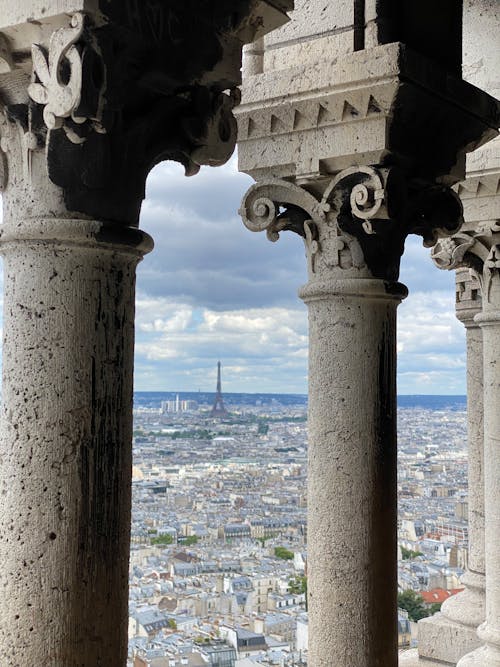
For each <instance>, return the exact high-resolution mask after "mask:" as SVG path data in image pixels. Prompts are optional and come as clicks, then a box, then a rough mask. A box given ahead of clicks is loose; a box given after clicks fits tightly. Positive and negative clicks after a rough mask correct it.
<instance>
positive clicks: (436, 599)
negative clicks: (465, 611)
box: [420, 588, 464, 604]
mask: <svg viewBox="0 0 500 667" xmlns="http://www.w3.org/2000/svg"><path fill="white" fill-rule="evenodd" d="M463 590H464V589H463V588H452V589H451V590H449V591H446V590H445V589H444V588H433V589H432V590H431V591H420V595H421V596H422V598H423V599H424V602H425V604H436V603H442V602H444V601H445V600H447V599H448V598H451V596H452V595H456V594H457V593H460V592H461V591H463Z"/></svg>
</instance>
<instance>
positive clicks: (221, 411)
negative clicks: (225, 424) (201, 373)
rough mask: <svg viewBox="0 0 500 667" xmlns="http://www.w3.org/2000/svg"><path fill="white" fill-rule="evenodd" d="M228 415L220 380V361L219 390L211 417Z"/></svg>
mask: <svg viewBox="0 0 500 667" xmlns="http://www.w3.org/2000/svg"><path fill="white" fill-rule="evenodd" d="M226 415H227V410H226V408H225V407H224V401H223V400H222V388H221V381H220V361H218V362H217V390H216V392H215V399H214V405H213V408H212V411H211V412H210V416H211V417H225V416H226Z"/></svg>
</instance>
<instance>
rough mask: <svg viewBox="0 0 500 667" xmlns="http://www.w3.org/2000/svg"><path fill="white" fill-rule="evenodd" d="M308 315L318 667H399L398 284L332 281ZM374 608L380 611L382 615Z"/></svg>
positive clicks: (313, 292) (312, 298) (318, 289)
mask: <svg viewBox="0 0 500 667" xmlns="http://www.w3.org/2000/svg"><path fill="white" fill-rule="evenodd" d="M300 295H301V297H302V298H303V299H304V301H305V302H306V303H307V305H308V309H309V340H310V345H309V406H310V408H309V420H308V428H309V472H308V475H309V478H308V479H309V487H308V534H309V535H310V536H313V539H310V540H309V545H308V563H309V566H308V573H309V575H308V591H309V628H310V636H311V637H312V638H314V642H312V643H311V646H310V649H309V660H310V662H311V664H312V665H318V666H319V665H321V666H324V667H327V665H333V664H335V665H353V666H354V665H355V666H356V667H361V666H362V665H385V666H387V667H392V666H395V665H397V660H398V659H397V603H396V598H397V564H396V561H395V558H394V557H391V556H390V555H391V554H395V553H396V552H397V460H396V458H397V457H396V454H397V452H396V444H397V442H396V408H397V406H396V358H395V357H396V349H395V348H396V346H395V341H396V307H397V305H398V303H399V302H400V300H401V298H402V297H404V296H405V295H406V288H405V287H404V286H403V285H401V284H399V283H388V282H384V281H382V280H370V279H368V278H365V279H355V278H354V279H353V278H350V279H349V278H347V279H342V278H341V277H339V276H336V275H332V276H331V277H330V279H328V280H324V281H322V282H320V283H317V282H315V281H310V282H309V283H308V285H307V286H306V287H304V288H303V289H302V290H301V293H300ZM374 610H377V611H376V613H374Z"/></svg>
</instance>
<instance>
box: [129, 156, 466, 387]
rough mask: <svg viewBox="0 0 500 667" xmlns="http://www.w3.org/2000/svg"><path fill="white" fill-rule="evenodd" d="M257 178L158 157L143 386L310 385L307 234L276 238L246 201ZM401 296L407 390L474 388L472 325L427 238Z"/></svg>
mask: <svg viewBox="0 0 500 667" xmlns="http://www.w3.org/2000/svg"><path fill="white" fill-rule="evenodd" d="M252 182H253V181H252V179H251V178H250V177H249V176H247V175H245V174H240V173H238V170H237V162H236V158H235V157H234V158H233V159H232V160H231V161H230V162H229V163H228V164H227V165H225V166H223V167H218V168H210V167H204V168H202V170H201V172H200V173H199V174H198V175H197V176H194V177H190V178H187V177H185V176H184V170H183V168H182V167H181V166H180V165H177V164H175V163H172V162H168V163H163V164H161V165H158V166H157V167H156V168H155V169H154V170H153V171H152V172H151V174H150V176H149V178H148V182H147V189H146V200H145V202H144V204H143V208H142V213H141V222H140V226H141V228H142V229H144V230H145V231H147V232H148V233H149V234H151V236H152V237H153V238H154V241H155V249H154V250H153V252H152V253H151V254H149V255H147V256H146V257H145V258H144V260H143V261H142V262H141V264H140V265H139V268H138V276H137V300H136V350H135V389H136V390H137V391H198V390H201V391H214V390H215V382H216V365H217V361H218V360H220V361H221V362H222V365H223V369H222V373H223V375H222V386H223V391H227V392H230V391H231V392H269V393H274V392H275V393H301V394H303V393H306V392H307V346H308V337H307V311H306V307H305V305H304V304H303V303H302V302H301V301H300V299H299V298H298V297H297V291H298V288H299V287H300V286H301V285H302V284H304V283H305V282H306V261H305V257H304V246H303V242H302V240H301V239H300V238H299V237H298V236H296V235H295V234H291V233H288V234H287V233H284V234H282V235H281V238H280V240H279V241H278V242H277V243H270V242H269V241H268V240H267V238H266V235H265V234H255V233H252V232H250V231H248V230H247V229H246V228H245V227H244V226H243V223H242V222H241V219H240V218H239V216H238V208H239V205H240V201H241V198H242V196H243V194H244V193H245V191H246V189H247V188H248V187H249V186H250V185H251V184H252ZM400 280H401V282H403V283H405V284H406V285H407V286H408V287H409V289H410V296H409V297H408V298H407V299H406V300H405V301H404V302H403V304H402V305H401V306H399V315H398V393H399V394H465V332H464V328H463V325H462V324H460V323H459V322H458V320H456V318H455V314H454V298H455V289H454V276H453V274H452V273H451V272H447V271H440V270H439V269H437V268H435V267H434V265H433V264H432V262H431V260H430V257H429V250H428V249H425V248H423V247H422V243H421V239H420V238H418V237H411V238H410V239H409V240H408V241H407V245H406V251H405V255H404V256H403V261H402V270H401V278H400Z"/></svg>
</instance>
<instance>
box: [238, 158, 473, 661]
mask: <svg viewBox="0 0 500 667" xmlns="http://www.w3.org/2000/svg"><path fill="white" fill-rule="evenodd" d="M404 183H405V181H404V179H403V178H402V175H401V173H400V172H399V170H398V169H394V170H387V169H376V168H373V167H364V166H360V167H353V168H350V169H346V170H344V171H342V172H340V173H339V174H337V176H336V177H334V178H333V179H332V180H331V182H330V183H329V184H328V186H327V187H326V189H325V190H324V192H323V196H322V198H321V200H318V199H317V198H316V197H315V196H313V195H312V194H311V193H310V192H308V191H307V190H306V189H304V188H302V187H299V186H297V185H294V184H291V183H289V182H287V181H283V180H279V179H269V180H267V181H260V182H259V183H257V184H256V185H255V186H253V187H252V188H250V190H249V191H248V193H247V195H246V196H245V198H244V200H243V204H242V208H241V214H242V216H243V220H244V222H245V224H246V226H247V227H248V228H249V229H251V230H252V231H261V230H264V229H265V230H267V235H268V237H269V238H270V239H271V240H277V238H278V236H279V234H280V232H281V231H284V230H291V231H295V232H296V233H298V234H300V235H302V236H303V237H304V240H305V245H306V251H307V259H308V275H309V281H308V283H307V285H306V286H305V287H303V288H302V289H301V291H300V296H301V297H302V299H303V300H304V301H305V302H306V303H307V305H308V308H309V473H308V475H309V479H308V579H309V583H308V594H309V628H310V638H311V641H310V644H309V655H308V660H309V662H310V664H311V665H312V666H313V667H329V666H330V665H332V664H335V665H344V664H345V665H347V664H348V665H349V666H350V667H365V666H366V665H374V666H375V665H380V666H382V665H383V666H384V667H395V666H396V665H397V662H398V643H397V617H396V614H397V600H396V598H397V559H396V555H397V517H396V512H397V496H396V491H397V475H396V472H397V471H396V468H397V465H396V464H397V461H396V458H397V457H396V454H397V452H396V364H395V341H396V307H397V305H398V303H399V302H400V300H401V299H402V298H403V297H404V296H405V295H406V288H405V287H404V286H403V285H401V284H400V283H398V282H397V280H396V279H397V275H398V268H399V259H400V255H401V253H402V250H403V243H404V237H405V230H406V229H409V228H412V224H413V223H412V221H411V219H410V218H409V219H406V218H405V216H406V215H407V214H408V212H409V211H410V210H413V211H414V213H415V214H416V219H418V220H419V223H418V224H419V228H420V230H421V231H423V229H422V227H421V226H420V225H422V224H423V225H427V222H425V221H426V213H425V212H424V211H425V210H426V206H427V204H426V205H423V201H425V199H426V198H425V196H423V193H420V196H419V203H416V202H414V205H415V206H416V207H417V208H416V209H413V206H412V205H408V204H407V203H403V202H406V197H405V194H404V190H405V185H404ZM435 194H436V193H433V195H432V196H434V195H435ZM434 203H435V205H437V206H438V207H439V208H440V210H441V212H442V214H443V218H442V220H441V221H444V220H446V221H447V224H448V225H450V226H451V225H454V226H456V225H457V223H458V221H459V220H460V213H461V208H460V204H459V202H458V200H457V198H456V197H455V196H454V195H453V193H452V192H451V191H448V190H446V189H441V190H440V192H439V196H438V198H437V199H435V200H434ZM280 210H281V211H283V212H282V213H280ZM417 210H418V213H417ZM389 211H390V216H391V217H389ZM412 215H413V214H412ZM405 219H406V222H405ZM432 231H433V230H432V223H431V222H430V221H429V225H428V227H427V233H429V234H432ZM391 554H392V557H391ZM375 610H376V613H375Z"/></svg>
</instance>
